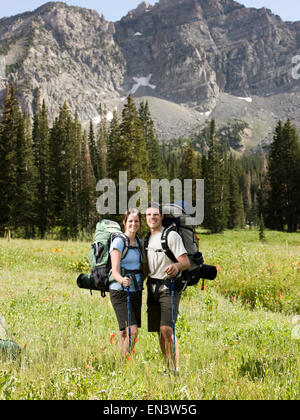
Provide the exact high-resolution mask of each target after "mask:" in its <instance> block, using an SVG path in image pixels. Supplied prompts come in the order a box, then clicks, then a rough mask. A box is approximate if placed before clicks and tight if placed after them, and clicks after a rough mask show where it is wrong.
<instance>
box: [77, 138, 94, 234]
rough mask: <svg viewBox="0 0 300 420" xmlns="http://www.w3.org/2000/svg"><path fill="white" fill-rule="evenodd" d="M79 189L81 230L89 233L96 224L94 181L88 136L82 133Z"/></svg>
mask: <svg viewBox="0 0 300 420" xmlns="http://www.w3.org/2000/svg"><path fill="white" fill-rule="evenodd" d="M80 180H81V187H80V194H79V212H80V226H81V229H82V230H84V229H87V230H88V232H91V231H92V230H93V229H94V225H95V222H96V217H97V216H96V180H95V177H94V174H93V169H92V165H91V159H90V152H89V144H88V134H87V132H86V131H84V134H83V137H82V146H81V176H80Z"/></svg>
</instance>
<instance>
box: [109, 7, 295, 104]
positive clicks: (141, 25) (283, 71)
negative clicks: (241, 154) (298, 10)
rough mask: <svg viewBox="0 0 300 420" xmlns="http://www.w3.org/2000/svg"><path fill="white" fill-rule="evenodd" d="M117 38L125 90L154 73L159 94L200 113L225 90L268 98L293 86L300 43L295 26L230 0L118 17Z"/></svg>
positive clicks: (265, 10)
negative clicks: (134, 80)
mask: <svg viewBox="0 0 300 420" xmlns="http://www.w3.org/2000/svg"><path fill="white" fill-rule="evenodd" d="M297 33H298V35H297ZM115 37H116V40H117V42H118V44H119V45H120V48H121V51H122V53H123V55H124V57H125V60H126V63H127V73H126V77H125V84H126V83H128V84H130V79H131V78H132V77H133V76H141V75H142V74H144V75H145V74H146V73H147V72H148V73H151V74H152V82H153V83H154V85H156V86H157V89H156V93H157V94H158V95H160V96H162V97H163V98H166V99H168V100H173V101H175V102H177V103H186V104H188V105H190V106H195V105H196V106H198V109H199V110H207V109H210V108H213V107H214V105H215V104H216V101H217V98H218V96H219V94H220V92H227V93H230V94H233V95H237V96H244V97H247V96H250V95H270V94H273V93H276V92H278V91H279V89H281V88H282V87H284V86H285V87H286V86H287V85H289V84H291V83H292V78H291V72H289V71H288V69H289V66H290V64H291V57H292V54H293V53H294V54H296V52H297V46H298V45H297V39H298V43H299V32H298V31H296V30H295V27H294V26H293V25H291V24H287V23H284V22H282V20H281V19H280V18H279V17H277V16H274V15H273V14H272V13H271V12H270V11H269V10H267V9H265V8H263V9H260V10H257V9H248V8H246V7H244V6H242V5H240V4H239V3H237V2H234V1H233V0H218V1H216V0H175V1H174V0H160V2H159V3H158V4H156V5H155V6H154V7H151V8H147V9H146V10H145V12H144V14H140V13H139V14H138V15H137V14H134V13H129V14H128V15H127V16H126V17H124V18H123V19H121V21H120V22H118V23H117V24H116V35H115Z"/></svg>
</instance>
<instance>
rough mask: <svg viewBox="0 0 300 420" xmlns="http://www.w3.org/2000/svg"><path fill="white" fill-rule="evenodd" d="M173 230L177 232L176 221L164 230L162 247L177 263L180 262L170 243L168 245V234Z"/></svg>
mask: <svg viewBox="0 0 300 420" xmlns="http://www.w3.org/2000/svg"><path fill="white" fill-rule="evenodd" d="M172 231H175V232H177V228H176V224H175V223H173V224H172V225H170V226H168V227H167V228H165V229H164V230H163V233H162V235H161V247H162V249H163V252H164V253H165V254H166V256H167V257H168V258H170V260H171V261H173V262H174V263H176V262H178V261H177V258H176V257H175V255H174V254H173V252H172V251H171V250H170V248H169V245H168V236H169V233H170V232H172Z"/></svg>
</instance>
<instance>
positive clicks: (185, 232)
mask: <svg viewBox="0 0 300 420" xmlns="http://www.w3.org/2000/svg"><path fill="white" fill-rule="evenodd" d="M185 207H186V208H188V205H187V206H186V205H185V203H184V202H176V203H170V204H167V205H165V206H164V207H163V214H164V218H163V227H164V230H163V233H162V236H161V247H162V252H164V253H165V254H166V255H167V257H168V258H169V259H170V260H171V261H173V262H174V263H176V262H178V261H177V259H176V258H175V256H174V254H173V253H172V251H171V250H170V248H169V246H168V236H169V233H170V232H171V231H176V232H177V233H178V234H179V235H180V236H181V238H182V241H183V245H184V247H185V249H186V251H187V254H188V258H189V260H190V263H191V266H190V268H189V269H188V270H185V271H183V272H182V275H181V286H180V289H181V292H183V291H184V290H185V289H186V287H187V286H194V285H196V284H197V283H198V282H199V280H200V279H208V280H214V279H215V278H216V276H217V269H216V267H213V266H208V265H205V264H203V262H204V260H203V256H202V253H201V252H199V250H198V246H199V244H198V238H197V236H196V233H195V228H194V226H191V225H188V224H187V223H186V221H187V218H190V217H191V214H188V212H187V211H186V210H185ZM149 238H150V233H149V234H148V235H147V236H146V238H145V240H144V248H145V252H146V253H147V250H148V244H149ZM202 288H204V283H202Z"/></svg>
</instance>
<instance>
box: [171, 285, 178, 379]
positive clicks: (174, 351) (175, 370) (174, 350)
mask: <svg viewBox="0 0 300 420" xmlns="http://www.w3.org/2000/svg"><path fill="white" fill-rule="evenodd" d="M171 297H172V328H173V340H174V343H173V353H174V375H175V376H176V373H177V369H176V335H175V303H174V279H172V280H171Z"/></svg>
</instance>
